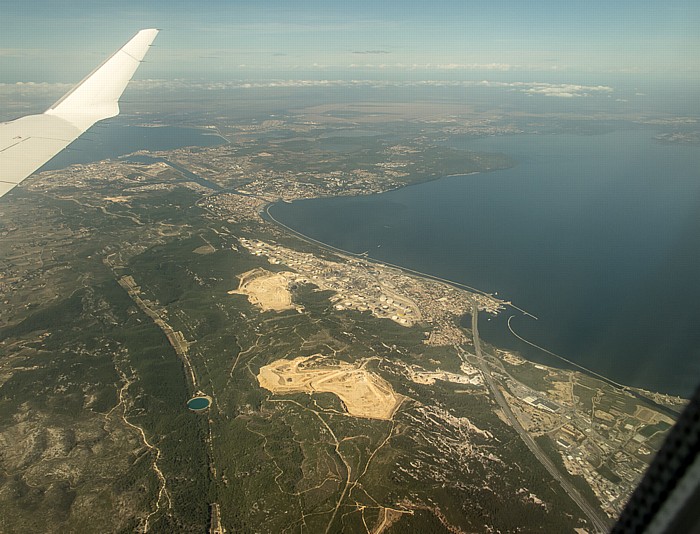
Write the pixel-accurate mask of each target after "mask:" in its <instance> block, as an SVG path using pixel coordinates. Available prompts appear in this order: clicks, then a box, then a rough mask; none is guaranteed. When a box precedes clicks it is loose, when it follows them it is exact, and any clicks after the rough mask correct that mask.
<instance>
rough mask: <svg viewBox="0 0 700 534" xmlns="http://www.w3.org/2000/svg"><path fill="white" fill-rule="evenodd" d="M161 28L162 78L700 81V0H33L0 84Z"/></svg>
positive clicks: (71, 78)
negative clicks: (612, 78) (636, 78)
mask: <svg viewBox="0 0 700 534" xmlns="http://www.w3.org/2000/svg"><path fill="white" fill-rule="evenodd" d="M146 27H157V28H161V29H162V32H161V34H160V35H159V36H158V39H157V40H156V46H155V47H154V48H153V50H152V51H151V52H150V53H149V56H148V58H147V60H148V62H149V65H148V67H147V68H145V69H143V68H142V69H141V71H140V72H139V74H138V75H137V77H139V76H141V77H149V78H158V79H174V78H178V79H193V80H201V79H208V80H232V79H384V78H388V79H487V78H488V79H500V80H506V79H508V80H516V79H520V80H528V81H548V80H554V79H556V80H558V81H565V82H569V83H589V84H594V85H595V84H597V83H603V82H604V81H605V79H606V76H607V77H608V78H609V77H610V76H615V75H620V76H624V75H626V74H637V75H641V76H654V77H658V78H663V77H668V76H674V77H687V78H688V79H694V80H698V79H700V59H698V58H700V31H699V28H700V2H697V1H696V0H669V1H665V2H659V1H658V0H656V1H653V2H652V1H647V0H639V1H635V2H631V1H628V0H619V1H615V2H610V1H609V0H606V1H600V0H590V1H586V2H569V1H567V0H559V1H556V2H555V1H539V2H537V1H533V2H522V1H520V0H518V1H498V0H494V1H478V2H473V1H468V0H458V1H443V0H433V1H430V2H418V1H413V0H403V1H381V0H374V1H365V0H354V1H352V2H347V1H342V2H335V1H329V0H327V1H318V0H306V1H297V0H286V1H280V0H275V1H265V0H257V1H247V0H246V1H237V0H226V1H225V0H218V1H201V0H200V1H187V2H185V1H182V0H168V1H164V0H156V1H150V2H149V1H145V0H140V1H133V0H123V1H119V2H115V1H113V0H109V1H105V0H90V1H86V0H78V1H73V2H57V1H45V0H23V1H22V2H12V3H11V4H10V5H9V6H4V7H3V10H2V19H1V21H0V29H1V30H2V31H0V83H16V82H29V81H32V82H65V83H69V82H75V81H76V80H79V79H81V78H82V77H83V76H84V75H85V74H86V73H87V72H90V70H92V68H93V67H94V66H95V65H96V64H97V63H99V61H100V60H101V59H103V58H104V57H106V56H107V55H108V54H110V53H111V52H112V51H113V50H115V49H116V48H118V47H119V46H121V44H123V43H124V42H126V41H127V40H128V39H129V38H130V37H131V36H132V35H133V34H134V33H135V32H136V31H137V30H139V29H141V28H146Z"/></svg>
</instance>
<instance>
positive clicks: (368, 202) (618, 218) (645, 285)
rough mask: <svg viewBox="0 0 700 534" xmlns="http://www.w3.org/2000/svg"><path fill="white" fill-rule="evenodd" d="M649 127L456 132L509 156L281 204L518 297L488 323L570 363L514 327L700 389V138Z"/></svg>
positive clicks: (316, 234)
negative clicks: (490, 167)
mask: <svg viewBox="0 0 700 534" xmlns="http://www.w3.org/2000/svg"><path fill="white" fill-rule="evenodd" d="M653 135H654V132H653V131H650V130H628V131H616V132H612V133H608V134H604V135H595V136H576V135H518V136H502V137H489V138H483V139H477V140H474V139H471V140H470V139H468V138H464V139H456V140H454V141H453V142H452V144H453V145H454V146H457V147H461V148H464V149H468V150H475V151H485V152H501V153H505V154H507V155H509V156H511V157H513V158H514V159H515V160H516V161H517V162H518V164H517V165H516V166H515V167H513V168H511V169H507V170H504V171H497V172H491V173H483V174H476V175H469V176H452V177H446V178H443V179H440V180H437V181H434V182H429V183H425V184H419V185H415V186H410V187H406V188H403V189H399V190H395V191H391V192H388V193H384V194H380V195H373V196H367V197H341V198H326V199H311V200H303V201H297V202H293V203H291V204H285V203H278V204H276V205H274V206H273V207H272V208H271V210H270V211H271V213H272V214H273V215H274V217H275V218H277V219H278V220H280V221H281V222H283V223H284V224H286V225H288V226H290V227H292V228H294V229H296V230H298V231H300V232H301V233H303V234H306V235H308V236H310V237H313V238H315V239H318V240H320V241H323V242H325V243H328V244H330V245H333V246H336V247H338V248H341V249H344V250H348V251H351V252H356V253H362V252H367V253H368V255H369V256H370V257H371V258H375V259H377V260H381V261H388V262H391V263H395V264H398V265H401V266H405V267H408V268H411V269H415V270H418V271H421V272H425V273H429V274H431V275H435V276H440V277H443V278H447V279H450V280H454V281H456V282H460V283H463V284H466V285H469V286H472V287H476V288H478V289H480V290H483V291H487V292H498V296H499V297H501V298H503V299H505V300H511V301H513V303H514V304H517V305H518V306H520V307H522V308H524V309H525V310H527V311H528V312H529V313H531V314H532V315H534V316H536V317H538V320H533V319H531V318H529V317H527V316H524V315H522V314H519V313H517V312H513V311H512V310H508V311H507V312H506V313H504V314H502V315H501V316H499V318H496V319H492V320H490V321H488V320H484V321H481V323H480V325H483V326H480V332H481V333H482V336H483V337H484V338H485V339H486V340H487V341H490V342H493V343H494V344H496V345H498V346H501V347H504V348H510V349H515V350H518V351H520V352H521V353H522V354H523V355H524V356H526V357H528V358H530V359H532V360H536V361H542V362H545V363H554V364H557V365H561V362H559V361H554V360H552V359H551V358H550V357H549V356H548V355H547V354H546V353H544V352H542V351H540V350H538V349H535V348H534V347H532V346H530V345H527V344H525V343H522V342H520V341H519V340H518V339H516V338H515V337H514V336H513V335H512V334H511V333H510V331H509V330H508V328H507V325H506V321H507V319H508V317H509V316H510V315H513V314H515V317H514V318H513V320H512V322H511V325H512V326H513V329H514V330H515V332H517V333H518V334H519V335H520V336H522V337H523V338H525V339H527V340H529V341H531V342H532V343H534V344H536V345H539V346H541V347H545V348H546V349H548V350H550V351H552V352H555V353H557V354H560V355H562V356H565V357H566V358H569V359H571V360H572V361H575V362H577V363H578V364H580V365H583V366H585V367H587V368H590V369H592V370H594V371H596V372H598V373H601V374H603V375H605V376H608V377H609V378H611V379H613V380H616V381H618V382H621V383H623V384H628V385H633V386H639V387H645V388H648V389H652V390H657V391H663V392H667V393H671V394H680V395H686V396H687V395H689V394H690V393H691V392H692V391H693V390H694V388H695V387H696V386H697V383H698V381H699V380H700V283H699V282H698V280H697V274H698V271H699V269H698V267H699V266H700V152H699V151H698V150H697V147H693V146H686V145H680V144H662V143H660V142H658V141H656V140H654V139H653Z"/></svg>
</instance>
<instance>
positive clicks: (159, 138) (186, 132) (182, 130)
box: [40, 121, 223, 171]
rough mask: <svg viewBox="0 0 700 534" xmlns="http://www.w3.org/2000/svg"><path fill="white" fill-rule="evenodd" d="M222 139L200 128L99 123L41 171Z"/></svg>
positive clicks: (209, 142)
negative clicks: (144, 151)
mask: <svg viewBox="0 0 700 534" xmlns="http://www.w3.org/2000/svg"><path fill="white" fill-rule="evenodd" d="M222 142H223V139H222V138H221V137H219V136H218V135H213V134H212V133H211V132H209V131H207V130H202V129H200V128H186V127H181V126H134V125H129V124H125V123H122V122H119V121H110V122H106V123H97V124H95V125H94V126H92V127H91V128H90V129H89V130H88V131H87V132H85V133H84V134H83V135H82V136H81V137H79V138H78V139H76V140H75V141H73V142H72V143H71V144H70V145H68V147H67V148H66V149H65V150H64V151H63V152H60V153H58V154H57V155H56V156H54V157H53V158H52V159H51V160H50V161H48V162H47V163H46V164H45V165H44V166H43V167H42V168H41V169H40V171H48V170H57V169H63V168H65V167H68V166H69V165H74V164H84V163H92V162H94V161H101V160H104V159H114V158H118V157H119V156H123V155H125V154H130V153H132V152H136V151H138V150H151V151H160V150H173V149H176V148H180V147H185V146H214V145H220V144H221V143H222Z"/></svg>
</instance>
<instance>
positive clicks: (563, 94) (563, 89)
mask: <svg viewBox="0 0 700 534" xmlns="http://www.w3.org/2000/svg"><path fill="white" fill-rule="evenodd" d="M381 66H382V65H377V67H381ZM131 85H132V86H133V87H134V89H141V90H151V89H171V90H179V89H191V90H208V91H211V90H222V91H223V90H229V89H274V88H304V87H488V88H494V89H505V90H511V91H519V92H522V93H525V94H529V95H541V96H549V97H558V98H574V97H588V96H593V95H609V94H611V93H613V92H614V90H613V88H612V87H609V86H607V85H578V84H555V83H546V82H499V81H489V80H482V81H474V80H408V81H406V80H404V81H401V80H304V79H298V80H261V81H223V82H204V81H202V82H199V81H191V80H134V81H132V82H131Z"/></svg>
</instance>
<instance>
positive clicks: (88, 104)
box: [0, 29, 158, 197]
mask: <svg viewBox="0 0 700 534" xmlns="http://www.w3.org/2000/svg"><path fill="white" fill-rule="evenodd" d="M157 34H158V30H153V29H151V30H141V31H140V32H138V33H137V34H136V35H135V36H134V37H133V38H132V39H131V40H130V41H129V42H128V43H126V44H125V45H124V46H123V47H122V48H120V49H119V50H117V51H116V52H115V53H114V54H112V55H111V56H110V57H109V58H108V59H107V60H106V61H105V62H104V63H102V65H100V66H99V67H97V68H96V69H95V70H94V71H92V72H91V73H90V75H89V76H87V77H86V78H85V79H84V80H83V81H82V82H80V83H79V84H78V85H76V86H75V87H74V88H73V89H72V90H71V91H69V92H68V93H67V94H66V95H65V96H64V97H63V98H61V99H60V100H59V101H58V102H56V103H55V104H54V105H53V106H51V107H50V108H49V109H47V110H46V111H45V112H44V113H42V114H41V115H29V116H26V117H21V118H19V119H17V120H14V121H10V122H4V123H0V197H1V196H3V195H4V194H5V193H7V192H8V191H10V190H11V189H12V188H13V187H15V186H16V185H17V184H18V183H20V182H21V181H22V180H24V179H25V178H26V177H27V176H29V175H30V174H31V173H33V172H34V171H35V170H37V169H38V168H40V167H41V166H42V165H43V164H44V163H46V162H47V161H49V160H50V159H51V158H52V157H53V156H55V155H56V154H58V153H59V152H60V151H61V150H63V149H64V148H66V147H67V146H68V145H69V144H70V143H71V142H73V141H74V140H75V139H77V138H78V137H79V136H80V134H82V133H83V132H85V131H86V130H87V129H88V128H90V126H92V125H93V124H95V123H96V122H97V121H100V120H102V119H108V118H109V117H114V116H115V115H118V114H119V97H120V96H121V95H122V93H123V92H124V89H125V88H126V85H127V84H128V83H129V80H131V78H132V76H133V75H134V72H136V69H137V67H138V66H139V64H140V63H141V61H142V60H143V57H144V56H145V55H146V52H148V48H149V47H150V46H151V43H152V42H153V40H154V39H155V38H156V35H157Z"/></svg>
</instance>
